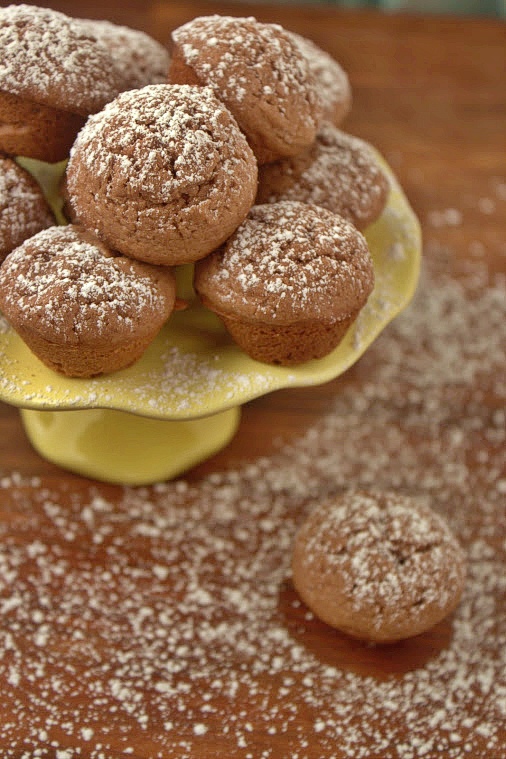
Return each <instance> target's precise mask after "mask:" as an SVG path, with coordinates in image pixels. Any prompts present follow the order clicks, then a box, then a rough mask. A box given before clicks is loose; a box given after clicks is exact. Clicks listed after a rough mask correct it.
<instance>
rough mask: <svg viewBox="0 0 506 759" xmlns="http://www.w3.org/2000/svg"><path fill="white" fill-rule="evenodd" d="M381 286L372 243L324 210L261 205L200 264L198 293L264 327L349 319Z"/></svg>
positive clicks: (287, 203)
mask: <svg viewBox="0 0 506 759" xmlns="http://www.w3.org/2000/svg"><path fill="white" fill-rule="evenodd" d="M373 282H374V273H373V266H372V260H371V256H370V253H369V249H368V247H367V243H366V241H365V239H364V237H363V236H362V235H361V234H360V232H358V230H357V229H355V227H353V225H352V224H350V223H349V222H347V221H346V220H345V219H343V218H341V217H339V216H337V215H335V214H333V213H331V212H330V211H327V210H326V209H324V208H318V207H316V206H309V205H306V204H304V203H296V202H290V201H285V202H280V203H275V204H271V205H259V206H254V207H253V208H252V209H251V211H250V213H249V214H248V217H247V219H246V220H245V221H244V222H243V224H241V226H240V227H239V228H238V229H237V230H236V232H235V233H234V234H233V235H232V236H231V237H230V239H229V240H227V242H226V243H225V244H224V245H223V246H222V247H221V248H220V249H219V250H218V251H215V252H214V253H212V254H211V255H210V256H209V257H208V258H206V259H204V260H203V261H201V262H199V264H198V265H197V270H196V288H197V290H198V292H199V293H200V294H201V295H203V296H204V297H209V299H210V301H212V303H214V304H215V305H216V306H217V307H218V310H219V309H220V308H221V309H222V310H223V312H224V313H234V314H235V315H237V316H243V317H247V318H249V319H258V320H259V321H264V320H274V321H275V322H276V323H279V324H283V323H290V322H292V321H293V320H295V319H301V318H302V319H342V318H344V317H346V316H348V315H350V314H351V313H354V312H355V311H356V310H357V309H359V308H361V307H362V306H363V305H364V303H365V302H366V300H367V298H368V296H369V294H370V292H371V290H372V287H373Z"/></svg>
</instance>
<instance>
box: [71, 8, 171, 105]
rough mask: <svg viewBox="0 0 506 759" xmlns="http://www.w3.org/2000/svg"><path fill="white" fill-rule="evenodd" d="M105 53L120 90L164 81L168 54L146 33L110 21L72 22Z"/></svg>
mask: <svg viewBox="0 0 506 759" xmlns="http://www.w3.org/2000/svg"><path fill="white" fill-rule="evenodd" d="M75 21H77V22H78V23H80V24H81V26H82V28H83V29H84V30H87V31H88V33H91V34H92V35H94V36H95V37H97V39H98V40H99V41H100V42H102V43H103V44H104V45H105V47H106V48H107V49H108V50H109V52H110V54H111V57H112V59H113V60H114V62H115V64H116V65H117V66H118V68H119V72H120V74H121V76H122V79H123V85H122V89H123V90H129V89H133V88H135V87H144V86H145V85H146V84H161V83H162V82H166V81H167V73H168V70H169V62H170V56H169V51H168V50H167V49H166V48H165V47H164V46H163V45H161V44H160V43H159V42H157V41H156V40H155V39H153V38H152V37H150V36H149V35H148V34H145V33H144V32H141V31H139V30H138V29H131V28H130V27H128V26H121V25H119V24H113V23H112V22H111V21H104V20H100V21H98V20H95V19H75Z"/></svg>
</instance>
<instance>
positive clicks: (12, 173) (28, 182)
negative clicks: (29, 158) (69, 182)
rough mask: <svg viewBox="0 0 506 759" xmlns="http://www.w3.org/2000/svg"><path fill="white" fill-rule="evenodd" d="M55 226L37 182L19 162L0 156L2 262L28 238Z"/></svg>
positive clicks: (0, 253) (0, 244)
mask: <svg viewBox="0 0 506 759" xmlns="http://www.w3.org/2000/svg"><path fill="white" fill-rule="evenodd" d="M54 223H55V219H54V216H53V213H52V211H51V209H50V207H49V205H48V203H47V202H46V199H45V198H44V195H43V193H42V190H41V189H40V187H39V185H38V184H37V182H36V181H35V179H34V178H33V177H32V176H31V175H30V174H29V173H28V172H27V171H25V170H24V169H23V168H21V166H19V165H18V164H17V163H15V161H12V160H11V159H10V158H4V157H2V156H0V261H2V260H3V259H4V258H5V256H6V255H7V254H8V253H10V252H11V250H13V249H14V248H16V247H17V246H18V245H21V243H22V242H23V241H24V240H26V239H27V237H31V236H32V235H34V234H35V233H36V232H39V231H40V230H41V229H44V228H45V227H49V226H52V225H53V224H54Z"/></svg>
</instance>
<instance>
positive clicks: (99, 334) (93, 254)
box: [0, 225, 176, 377]
mask: <svg viewBox="0 0 506 759" xmlns="http://www.w3.org/2000/svg"><path fill="white" fill-rule="evenodd" d="M175 293H176V285H175V278H174V275H173V273H172V271H171V270H170V269H168V268H162V267H158V266H151V265H150V264H145V263H142V262H140V261H133V260H132V259H130V258H127V257H126V256H122V255H120V254H118V253H116V252H115V251H113V250H110V249H109V248H107V247H106V246H105V245H104V244H103V243H102V242H100V240H98V239H97V238H96V237H95V236H94V235H93V234H92V233H90V232H88V231H86V230H84V229H82V228H79V227H77V226H74V225H68V226H63V227H54V226H53V227H49V228H48V229H45V230H43V231H42V232H39V233H38V234H36V235H34V236H33V237H31V238H29V239H28V240H26V241H25V242H24V243H23V244H22V245H21V246H19V247H18V248H16V249H15V250H13V251H12V253H10V254H9V255H8V256H7V258H6V259H5V261H4V262H3V264H2V266H1V267H0V309H1V310H2V312H3V314H4V315H5V317H6V318H7V319H8V321H9V322H10V323H11V325H12V327H13V328H14V329H15V330H16V332H18V334H19V335H20V337H21V338H22V339H23V340H24V342H25V343H26V344H27V345H28V347H29V348H30V349H31V351H32V352H33V353H34V354H35V355H36V356H37V357H38V358H39V359H40V360H41V361H42V362H43V363H44V364H46V365H47V366H49V367H50V368H51V369H53V370H54V371H57V372H59V373H61V374H65V375H67V376H69V377H93V376H96V375H99V374H103V373H106V372H113V371H117V370H119V369H123V368H125V367H127V366H129V365H130V364H132V363H133V362H134V361H136V360H137V359H139V358H140V357H141V356H142V354H143V353H144V351H145V350H146V348H147V347H148V346H149V344H150V343H151V342H152V341H153V339H154V338H155V336H156V335H157V333H158V332H159V331H160V329H161V328H162V326H163V325H164V323H165V322H166V320H167V319H168V317H169V316H170V314H171V313H172V310H173V308H174V305H175V297H176V295H175Z"/></svg>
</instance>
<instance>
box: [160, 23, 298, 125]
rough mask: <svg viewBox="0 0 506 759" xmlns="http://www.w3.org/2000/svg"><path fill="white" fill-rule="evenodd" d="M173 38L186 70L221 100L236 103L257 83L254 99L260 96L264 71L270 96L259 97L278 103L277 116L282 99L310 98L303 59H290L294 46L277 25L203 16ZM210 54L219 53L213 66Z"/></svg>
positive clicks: (180, 30) (175, 32)
mask: <svg viewBox="0 0 506 759" xmlns="http://www.w3.org/2000/svg"><path fill="white" fill-rule="evenodd" d="M173 38H174V41H175V42H176V43H177V44H179V45H181V48H182V51H183V54H184V58H185V60H186V62H187V63H188V65H190V66H193V67H194V68H195V70H196V71H197V72H199V73H201V75H203V76H204V81H205V82H206V84H209V86H211V87H212V88H213V89H214V90H215V92H216V94H217V96H218V97H220V99H224V100H225V101H227V100H231V101H235V102H239V103H240V102H241V101H242V100H243V99H244V97H245V96H246V94H247V92H248V91H250V92H249V94H251V87H252V86H253V88H254V87H255V82H256V87H257V88H258V91H257V92H255V91H254V90H253V93H254V94H256V95H259V94H260V93H261V88H263V87H265V86H266V85H267V84H268V83H267V82H266V81H265V72H266V71H268V72H269V74H270V76H269V83H270V86H271V91H268V90H264V91H263V94H264V95H265V96H267V97H271V96H275V97H276V98H278V99H280V103H279V106H280V108H281V110H282V109H283V100H284V99H286V98H289V97H295V96H296V94H297V93H298V94H299V95H300V94H302V95H303V96H304V97H306V96H309V95H310V93H309V90H308V71H309V69H308V65H307V62H306V60H305V58H304V57H303V56H302V54H300V56H299V57H297V54H296V53H295V54H294V50H296V48H295V44H294V43H291V42H290V37H289V35H288V34H287V33H286V32H285V31H284V30H283V29H282V27H281V26H279V25H278V24H262V23H259V22H257V21H256V19H255V18H253V17H248V18H236V17H232V16H218V15H211V16H201V17H199V18H196V19H193V21H190V22H188V23H187V24H184V25H183V26H181V27H179V28H178V29H176V30H175V31H174V32H173ZM292 45H293V50H292ZM209 49H211V51H216V50H219V51H220V55H219V60H218V61H217V62H216V63H215V64H214V65H212V66H211V65H210V64H209V63H208V62H207V60H206V59H207V54H208V51H209ZM255 74H256V77H255Z"/></svg>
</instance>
